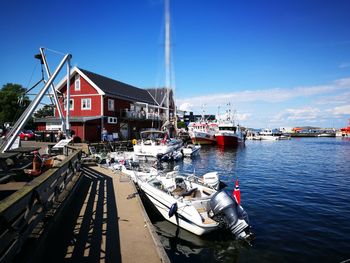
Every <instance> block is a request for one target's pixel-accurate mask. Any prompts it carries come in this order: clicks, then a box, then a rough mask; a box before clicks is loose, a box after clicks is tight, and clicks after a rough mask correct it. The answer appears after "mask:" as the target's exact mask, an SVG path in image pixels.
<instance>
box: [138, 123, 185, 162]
mask: <svg viewBox="0 0 350 263" xmlns="http://www.w3.org/2000/svg"><path fill="white" fill-rule="evenodd" d="M181 146H182V141H181V140H179V139H172V138H168V135H167V133H166V132H163V131H156V130H149V131H143V132H141V139H140V140H139V141H138V142H137V143H136V144H135V145H134V154H135V155H136V156H138V157H153V158H157V157H158V156H160V155H166V154H170V153H172V152H174V151H175V150H177V149H179V148H180V147H181Z"/></svg>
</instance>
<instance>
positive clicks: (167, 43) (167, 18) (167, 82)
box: [164, 0, 171, 120]
mask: <svg viewBox="0 0 350 263" xmlns="http://www.w3.org/2000/svg"><path fill="white" fill-rule="evenodd" d="M164 1H165V5H164V7H165V10H164V11H165V91H166V119H167V120H169V118H170V105H169V94H170V88H171V80H170V74H171V72H170V10H169V9H170V5H169V0H164Z"/></svg>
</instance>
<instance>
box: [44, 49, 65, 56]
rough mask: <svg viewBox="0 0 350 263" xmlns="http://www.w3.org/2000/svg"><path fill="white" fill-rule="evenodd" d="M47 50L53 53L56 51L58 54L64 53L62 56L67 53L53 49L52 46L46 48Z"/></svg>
mask: <svg viewBox="0 0 350 263" xmlns="http://www.w3.org/2000/svg"><path fill="white" fill-rule="evenodd" d="M45 50H48V51H51V52H52V53H56V54H58V55H62V56H65V55H66V53H63V52H61V51H57V50H53V49H50V48H45Z"/></svg>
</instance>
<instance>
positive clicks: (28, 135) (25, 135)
mask: <svg viewBox="0 0 350 263" xmlns="http://www.w3.org/2000/svg"><path fill="white" fill-rule="evenodd" d="M19 138H20V139H21V140H24V141H28V140H33V139H35V133H34V132H33V131H31V130H26V131H22V132H21V133H20V134H19Z"/></svg>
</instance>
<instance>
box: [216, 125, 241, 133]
mask: <svg viewBox="0 0 350 263" xmlns="http://www.w3.org/2000/svg"><path fill="white" fill-rule="evenodd" d="M219 130H220V131H234V132H235V131H236V130H237V128H236V127H222V126H221V127H219Z"/></svg>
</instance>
